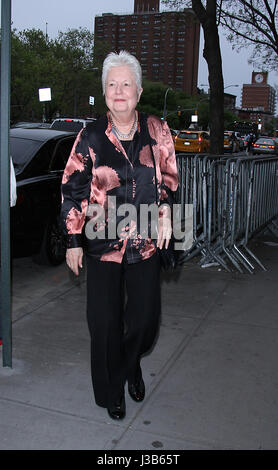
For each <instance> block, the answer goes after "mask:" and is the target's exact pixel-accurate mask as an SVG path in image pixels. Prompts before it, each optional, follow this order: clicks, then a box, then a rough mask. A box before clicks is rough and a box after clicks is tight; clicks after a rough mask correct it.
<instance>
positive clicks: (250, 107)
mask: <svg viewBox="0 0 278 470" xmlns="http://www.w3.org/2000/svg"><path fill="white" fill-rule="evenodd" d="M267 75H268V74H267V72H253V73H252V81H251V83H250V84H244V85H243V87H242V97H241V108H242V111H243V112H245V113H246V112H247V113H248V115H249V119H250V120H251V121H252V122H254V123H257V124H258V123H260V124H261V125H262V128H264V125H265V124H266V123H267V122H268V121H270V120H271V119H272V118H273V116H274V114H275V90H274V88H273V87H272V86H270V85H268V83H267Z"/></svg>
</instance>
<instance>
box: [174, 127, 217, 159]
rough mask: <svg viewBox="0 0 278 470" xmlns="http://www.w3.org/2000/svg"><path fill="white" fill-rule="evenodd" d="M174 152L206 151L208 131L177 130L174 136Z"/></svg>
mask: <svg viewBox="0 0 278 470" xmlns="http://www.w3.org/2000/svg"><path fill="white" fill-rule="evenodd" d="M174 142H175V150H176V152H190V153H207V152H208V151H209V142H210V138H209V133H208V132H205V131H195V130H193V129H192V130H191V129H189V130H185V131H179V132H178V134H177V135H176V137H175V140H174Z"/></svg>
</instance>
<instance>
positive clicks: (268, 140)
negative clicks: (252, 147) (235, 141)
mask: <svg viewBox="0 0 278 470" xmlns="http://www.w3.org/2000/svg"><path fill="white" fill-rule="evenodd" d="M256 144H267V145H273V139H258V140H257V142H256Z"/></svg>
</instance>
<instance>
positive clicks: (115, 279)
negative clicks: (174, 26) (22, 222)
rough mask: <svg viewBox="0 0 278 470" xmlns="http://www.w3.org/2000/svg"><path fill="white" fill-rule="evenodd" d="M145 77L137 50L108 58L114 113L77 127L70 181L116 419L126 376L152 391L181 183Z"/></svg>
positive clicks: (74, 239) (73, 221)
mask: <svg viewBox="0 0 278 470" xmlns="http://www.w3.org/2000/svg"><path fill="white" fill-rule="evenodd" d="M141 82H142V73H141V67H140V64H139V62H138V61H137V59H136V58H135V57H134V56H133V55H131V54H129V53H128V52H126V51H121V52H120V53H119V54H116V53H110V54H109V55H108V56H107V57H106V59H105V61H104V63H103V73H102V85H103V92H104V95H105V100H106V104H107V107H108V112H107V114H106V115H105V116H103V117H101V118H99V119H98V120H97V121H94V122H92V123H90V124H89V125H88V126H87V127H86V128H84V129H83V130H82V131H81V132H80V133H79V135H78V136H77V139H76V142H75V144H74V146H73V149H72V152H71V154H70V157H69V160H68V162H67V165H66V168H65V171H64V175H63V180H62V219H63V224H64V228H65V232H66V237H67V254H66V260H67V264H68V266H69V267H70V269H71V270H72V271H73V272H74V273H75V274H76V275H78V274H79V269H80V268H82V263H83V249H84V250H85V254H86V266H87V319H88V326H89V331H90V336H91V372H92V383H93V389H94V395H95V401H96V403H97V405H99V406H103V407H105V408H107V410H108V414H109V416H110V417H111V418H113V419H122V418H124V416H125V395H124V387H125V383H126V382H127V383H128V392H129V394H130V396H131V398H132V399H133V400H134V401H136V402H140V401H142V400H143V399H144V396H145V385H144V380H143V376H142V370H141V366H140V360H141V357H142V355H143V354H144V353H146V352H147V351H148V350H149V349H150V348H151V346H152V344H153V342H154V339H155V336H156V333H157V330H158V323H159V316H160V275H159V273H160V264H159V256H158V253H157V248H162V247H163V246H164V245H165V246H167V245H168V242H169V238H170V237H171V210H169V208H170V207H171V201H172V192H173V191H176V189H177V185H178V176H177V167H176V160H175V152H174V146H173V140H172V137H171V133H170V131H169V128H168V126H167V124H166V123H165V122H162V121H160V119H158V118H157V117H155V116H147V115H145V114H143V113H139V112H138V111H137V110H136V105H137V103H138V101H139V99H140V96H141V93H142V91H143V90H142V85H141ZM154 162H155V165H154ZM156 204H157V205H156ZM154 205H156V207H157V206H159V210H158V211H157V214H158V217H157V219H156V222H157V223H156V230H157V231H156V232H155V233H154V229H153V228H152V227H153V222H154V220H153V219H154V218H155V216H154V215H153V211H152V210H150V211H147V214H148V215H147V216H146V207H147V208H151V207H152V208H153V206H154ZM143 208H144V211H145V212H144V214H145V219H146V218H147V223H144V220H143V219H144V218H143V217H141V215H142V212H143ZM131 209H133V210H131ZM127 212H131V216H130V217H129V218H128V219H127V218H126V213H127ZM150 214H151V215H150ZM142 220H143V222H142Z"/></svg>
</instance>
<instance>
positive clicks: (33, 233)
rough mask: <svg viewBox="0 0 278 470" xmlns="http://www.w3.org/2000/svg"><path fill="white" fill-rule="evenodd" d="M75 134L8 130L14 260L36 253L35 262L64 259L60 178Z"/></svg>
mask: <svg viewBox="0 0 278 470" xmlns="http://www.w3.org/2000/svg"><path fill="white" fill-rule="evenodd" d="M76 135H77V133H76V132H75V133H69V132H62V131H55V130H51V129H23V128H14V129H11V130H10V152H11V156H12V160H13V164H14V169H15V174H16V180H17V203H16V206H15V207H13V208H11V251H12V256H13V257H19V256H30V255H35V254H36V256H35V259H36V260H37V261H38V262H40V263H43V264H45V263H47V264H53V265H57V264H59V263H61V262H62V261H63V260H64V257H65V243H64V237H63V235H62V232H61V229H60V204H61V179H62V174H63V170H64V167H65V165H66V162H67V160H68V157H69V155H70V151H71V148H72V146H73V144H74V140H75V138H76Z"/></svg>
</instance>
